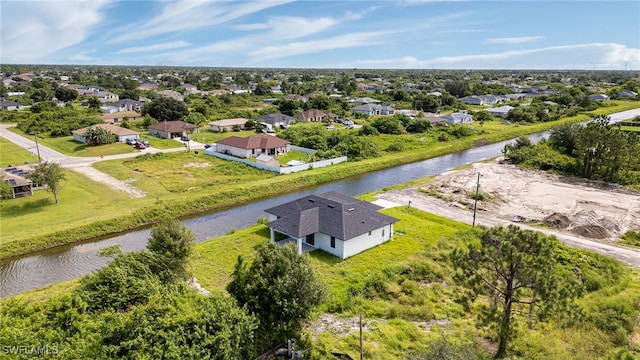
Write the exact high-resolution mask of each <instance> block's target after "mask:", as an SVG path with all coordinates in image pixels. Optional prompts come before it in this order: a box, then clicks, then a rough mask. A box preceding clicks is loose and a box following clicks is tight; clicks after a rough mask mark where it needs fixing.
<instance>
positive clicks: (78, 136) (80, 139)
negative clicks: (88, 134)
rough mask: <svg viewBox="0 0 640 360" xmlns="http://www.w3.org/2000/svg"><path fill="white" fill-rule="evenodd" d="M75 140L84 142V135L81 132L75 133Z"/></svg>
mask: <svg viewBox="0 0 640 360" xmlns="http://www.w3.org/2000/svg"><path fill="white" fill-rule="evenodd" d="M73 140H75V141H78V142H81V143H84V142H85V139H84V136H82V135H80V134H73Z"/></svg>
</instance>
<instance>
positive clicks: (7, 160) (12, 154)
mask: <svg viewBox="0 0 640 360" xmlns="http://www.w3.org/2000/svg"><path fill="white" fill-rule="evenodd" d="M0 149H2V156H1V157H0V166H2V167H6V166H9V165H20V164H24V163H37V162H38V155H37V151H36V149H35V148H34V149H33V151H29V150H26V149H23V148H21V147H20V146H18V145H16V144H14V143H12V142H11V141H9V140H7V139H5V138H3V137H0Z"/></svg>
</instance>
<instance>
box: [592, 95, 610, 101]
mask: <svg viewBox="0 0 640 360" xmlns="http://www.w3.org/2000/svg"><path fill="white" fill-rule="evenodd" d="M589 99H591V101H606V100H609V97H608V96H607V95H605V94H591V95H589Z"/></svg>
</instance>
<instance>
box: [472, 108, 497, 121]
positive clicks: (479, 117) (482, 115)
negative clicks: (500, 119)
mask: <svg viewBox="0 0 640 360" xmlns="http://www.w3.org/2000/svg"><path fill="white" fill-rule="evenodd" d="M473 120H474V121H485V122H486V121H493V115H491V114H490V113H489V112H488V111H485V110H481V111H478V112H476V113H475V114H473Z"/></svg>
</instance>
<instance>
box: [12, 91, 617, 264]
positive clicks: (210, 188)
mask: <svg viewBox="0 0 640 360" xmlns="http://www.w3.org/2000/svg"><path fill="white" fill-rule="evenodd" d="M628 106H629V104H625V103H623V104H620V105H618V106H611V107H609V108H607V109H608V110H609V113H613V112H618V111H623V110H627V109H628V108H629V107H628ZM588 119H589V117H588V116H586V115H577V116H574V117H571V118H565V119H562V120H559V121H555V122H549V123H539V124H532V125H521V126H516V125H510V126H506V125H501V124H499V123H498V122H489V123H485V125H484V126H483V127H482V128H476V130H477V133H476V134H474V135H473V136H469V137H465V138H461V139H457V140H451V141H448V142H439V141H435V140H433V139H432V138H431V136H430V135H429V134H407V135H399V136H391V135H385V136H379V137H377V138H376V141H377V142H378V144H379V147H380V148H381V149H385V148H386V146H388V145H389V144H391V143H393V142H398V141H399V142H404V143H406V144H408V145H407V146H406V147H405V151H402V152H390V153H384V154H383V155H382V156H380V157H378V158H374V159H367V160H363V161H359V162H358V163H357V166H354V163H350V162H349V163H342V164H337V165H334V166H329V167H325V168H316V169H312V170H308V171H304V172H299V173H294V174H290V175H286V176H278V175H274V174H272V173H269V172H266V171H259V174H255V176H254V177H249V178H245V174H246V173H251V172H252V171H253V170H248V169H249V167H246V166H244V165H241V167H242V169H240V168H239V167H238V164H226V163H225V164H226V165H225V164H223V163H224V162H223V161H222V160H219V159H213V158H212V157H208V156H206V155H203V154H200V155H194V154H193V153H186V152H180V153H175V154H174V155H169V154H164V155H165V156H143V157H138V158H136V159H128V160H113V161H105V162H100V163H97V164H95V165H94V166H95V167H96V168H97V169H99V170H101V171H104V172H106V173H108V174H110V175H112V176H114V177H116V178H118V179H120V180H129V179H133V180H134V181H133V182H132V184H134V185H135V186H137V187H138V188H140V189H141V190H143V191H145V192H146V193H147V197H146V198H143V199H128V200H126V201H119V200H118V201H113V199H114V197H111V196H110V195H108V196H104V197H103V196H99V197H94V196H93V195H87V194H85V195H84V196H79V197H78V198H76V199H75V200H74V206H75V207H74V210H73V211H71V212H68V213H67V214H66V215H65V219H66V226H64V225H62V224H60V227H58V226H54V227H49V226H48V225H49V224H48V223H47V222H48V220H47V219H48V218H50V217H52V218H53V219H59V216H58V215H55V214H56V213H57V212H58V211H59V210H58V209H59V207H57V206H53V205H47V204H45V203H31V204H29V201H30V199H28V198H22V199H15V200H11V202H12V205H13V206H14V207H17V208H22V207H24V208H25V211H26V209H27V208H29V209H30V211H32V212H34V213H38V214H39V215H40V217H39V218H38V224H39V226H41V229H43V231H44V232H43V233H39V234H37V233H36V234H34V233H33V232H32V231H31V229H29V228H24V227H20V226H14V225H12V224H6V226H8V227H9V228H12V229H14V230H13V231H15V232H9V233H8V232H4V231H3V232H2V234H0V258H7V257H11V256H16V255H20V254H25V253H29V252H32V251H36V250H40V249H44V248H49V247H53V246H58V245H62V244H66V243H71V242H74V241H80V240H85V239H90V238H93V237H98V236H102V235H108V234H113V233H117V232H120V231H126V230H128V229H132V228H135V227H140V226H144V225H149V224H151V223H154V222H156V221H158V220H159V219H160V218H161V217H163V216H166V215H169V216H172V217H180V216H186V215H190V214H197V213H202V212H206V211H212V210H215V209H219V208H224V207H227V206H233V205H237V204H240V203H243V202H248V201H252V200H256V199H259V198H264V197H269V196H274V195H277V194H281V193H286V192H291V191H295V190H299V189H303V188H307V187H310V186H314V185H318V184H322V183H327V182H331V181H335V180H338V179H342V178H345V177H349V176H354V175H358V174H363V173H367V172H371V171H375V170H380V169H384V168H390V167H394V166H398V165H401V164H406V163H411V162H415V161H420V160H425V159H429V158H432V157H436V156H441V155H445V154H448V153H453V152H458V151H461V150H465V149H469V148H472V147H474V146H477V145H478V144H484V143H492V142H498V141H502V140H507V139H512V138H515V137H518V136H520V135H525V134H530V133H535V132H540V131H545V130H549V129H551V128H552V127H554V126H557V125H559V124H561V123H565V122H578V121H586V120H588ZM210 134H215V136H222V137H225V136H228V134H229V133H227V135H224V134H225V133H210ZM223 135H224V136H223ZM212 136H213V135H212ZM385 145H386V146H385ZM160 159H164V160H166V161H159V160H160ZM220 162H222V163H220ZM189 163H209V164H211V166H210V167H204V168H202V167H199V166H200V165H196V166H193V167H187V166H185V165H186V164H189ZM86 183H87V184H89V185H88V186H90V187H94V188H98V189H103V188H104V186H102V185H98V184H96V183H93V182H90V181H88V180H86ZM69 187H70V186H69V185H67V187H66V188H64V189H62V191H61V192H60V195H62V194H63V193H64V192H65V191H69V190H70V189H69ZM101 191H102V190H101ZM104 193H105V194H110V193H111V192H109V191H107V190H105V191H104ZM78 195H82V194H78ZM105 197H106V198H107V199H108V200H104V199H105ZM99 201H107V202H111V203H113V204H115V206H114V207H113V208H112V209H113V212H112V213H111V216H110V217H109V218H102V217H94V216H92V214H93V213H94V206H95V204H96V203H97V202H99ZM62 202H63V200H61V203H62ZM58 205H60V204H58ZM0 211H1V212H2V213H1V215H2V217H3V225H4V223H5V222H11V221H12V220H11V218H9V219H6V220H5V214H8V212H7V210H6V209H5V207H4V206H3V207H2V208H1V209H0ZM56 221H57V220H56ZM40 224H41V225H40Z"/></svg>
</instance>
